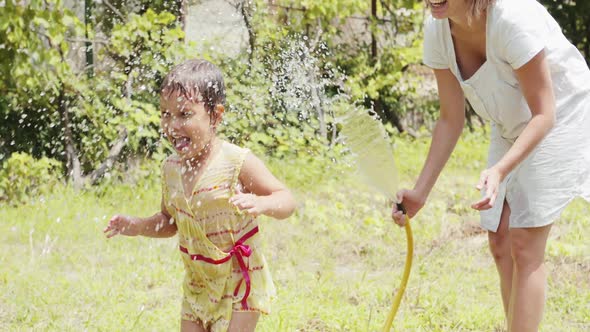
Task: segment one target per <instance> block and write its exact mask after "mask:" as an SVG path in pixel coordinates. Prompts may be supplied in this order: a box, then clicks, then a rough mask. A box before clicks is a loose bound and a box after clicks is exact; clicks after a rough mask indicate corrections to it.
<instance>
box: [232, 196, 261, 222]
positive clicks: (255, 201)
mask: <svg viewBox="0 0 590 332" xmlns="http://www.w3.org/2000/svg"><path fill="white" fill-rule="evenodd" d="M265 198H266V197H264V196H256V195H254V194H245V193H237V194H235V195H234V196H232V197H230V199H229V202H230V203H231V204H233V205H235V206H236V207H237V208H238V209H240V211H244V210H246V212H248V214H250V215H252V216H254V217H257V216H259V215H261V214H264V213H265V212H266V210H267V207H266V204H265Z"/></svg>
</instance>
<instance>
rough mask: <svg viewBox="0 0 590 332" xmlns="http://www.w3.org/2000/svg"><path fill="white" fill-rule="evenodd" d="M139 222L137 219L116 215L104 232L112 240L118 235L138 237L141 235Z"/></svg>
mask: <svg viewBox="0 0 590 332" xmlns="http://www.w3.org/2000/svg"><path fill="white" fill-rule="evenodd" d="M138 222H139V219H137V218H133V217H129V216H120V215H115V216H113V217H112V218H111V220H109V224H108V225H107V227H106V228H105V229H104V230H103V232H104V233H105V234H106V235H107V238H112V237H113V236H115V235H117V234H122V235H127V236H137V235H139V223H138Z"/></svg>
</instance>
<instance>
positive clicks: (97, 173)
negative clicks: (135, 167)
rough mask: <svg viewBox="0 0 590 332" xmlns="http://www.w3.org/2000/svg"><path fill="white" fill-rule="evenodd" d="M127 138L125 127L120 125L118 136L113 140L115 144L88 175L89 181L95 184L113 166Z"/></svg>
mask: <svg viewBox="0 0 590 332" xmlns="http://www.w3.org/2000/svg"><path fill="white" fill-rule="evenodd" d="M126 139H127V129H126V128H125V127H122V128H121V130H120V131H119V138H117V140H116V141H115V144H113V146H112V147H111V149H110V151H109V155H108V157H107V158H106V159H105V160H104V161H103V162H102V164H100V166H98V168H97V169H95V170H94V171H93V172H92V173H91V174H90V175H89V178H90V183H91V184H93V185H95V184H96V183H97V182H98V179H100V178H101V177H102V176H103V175H104V174H105V173H106V172H107V171H109V170H110V169H111V168H113V165H114V164H115V161H116V160H117V158H118V157H119V155H120V154H121V151H123V147H125V141H126Z"/></svg>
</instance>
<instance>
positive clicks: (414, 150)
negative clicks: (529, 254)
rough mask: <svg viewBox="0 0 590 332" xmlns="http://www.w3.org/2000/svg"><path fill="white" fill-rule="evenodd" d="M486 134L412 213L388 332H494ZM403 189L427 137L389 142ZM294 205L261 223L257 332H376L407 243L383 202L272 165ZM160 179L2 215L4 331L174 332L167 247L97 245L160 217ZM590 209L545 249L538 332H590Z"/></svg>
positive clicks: (176, 268)
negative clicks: (263, 266)
mask: <svg viewBox="0 0 590 332" xmlns="http://www.w3.org/2000/svg"><path fill="white" fill-rule="evenodd" d="M483 136H484V135H483V134H482V133H481V132H476V133H473V134H472V133H466V134H465V135H464V136H463V137H462V139H461V141H460V143H459V146H458V148H457V150H456V152H455V154H454V155H453V157H452V159H451V160H450V162H449V164H448V167H447V168H446V169H445V171H444V172H443V174H442V175H441V178H440V180H439V182H438V184H437V186H436V187H435V189H434V191H433V193H432V196H431V197H430V199H429V201H428V203H427V206H426V207H425V209H424V210H423V211H422V212H421V214H420V215H419V216H418V217H417V218H416V219H415V220H413V221H412V224H413V229H414V239H415V245H416V247H415V257H414V266H413V269H412V274H411V276H410V281H409V284H408V288H407V291H406V294H405V297H404V299H403V301H402V305H401V307H400V310H399V313H398V315H397V317H396V319H395V321H394V326H395V328H394V330H395V331H503V313H502V312H503V309H502V304H501V299H500V295H499V286H498V277H497V274H496V269H495V266H494V264H493V261H492V259H491V256H490V255H489V253H488V248H487V235H486V234H485V233H483V232H482V231H481V230H480V229H479V228H478V225H477V222H478V216H477V214H476V213H475V212H474V211H471V209H470V208H469V204H470V202H472V201H473V200H475V199H476V198H477V196H478V193H477V191H476V190H475V189H474V185H475V184H476V181H477V179H478V177H479V172H480V171H481V170H482V168H483V167H484V166H485V162H484V158H485V151H486V143H485V138H484V137H483ZM395 142H396V143H395V147H396V157H397V162H398V166H399V169H400V178H401V179H402V185H404V186H410V185H411V183H412V181H413V180H414V179H415V178H416V176H417V173H418V171H419V169H420V167H421V163H422V162H423V159H424V158H425V155H426V152H427V148H428V138H421V139H417V140H410V139H408V138H404V137H401V138H397V139H396V140H395ZM269 165H270V166H271V168H272V169H273V171H274V172H275V174H276V175H277V176H278V177H279V178H281V179H282V180H284V181H285V182H286V183H287V184H288V185H289V186H290V187H291V188H292V190H293V192H294V193H295V195H296V197H297V199H298V203H299V206H298V209H297V211H296V213H295V214H294V215H293V216H292V217H291V218H289V219H287V220H284V221H275V220H272V219H268V218H262V220H261V221H260V224H261V225H262V226H261V229H262V238H263V243H264V246H263V250H264V252H265V255H266V258H267V260H268V261H269V265H270V268H271V271H272V275H273V277H274V281H275V283H276V286H277V298H276V300H275V302H274V306H273V312H272V313H271V315H269V316H265V317H263V318H262V319H261V320H260V323H259V325H258V330H259V331H377V330H380V328H381V326H382V324H383V322H384V320H385V318H386V315H387V312H388V310H389V306H390V304H391V299H392V294H393V292H394V291H395V289H396V287H397V286H398V284H399V280H400V277H401V274H402V269H403V265H404V258H405V250H406V249H405V248H406V244H405V233H404V231H403V229H401V228H399V227H397V226H395V225H394V224H393V223H392V222H391V220H390V218H389V217H388V215H389V207H388V205H387V202H386V200H385V199H384V198H383V197H381V196H379V195H378V194H377V193H375V192H373V191H371V190H370V188H368V187H366V186H365V185H363V184H362V182H361V181H360V180H358V178H357V177H356V176H355V175H354V174H353V173H354V172H353V171H352V170H351V168H349V167H346V166H345V165H342V164H341V163H330V162H328V161H324V162H317V163H311V164H310V163H304V162H301V161H297V160H269ZM159 195H160V193H159V182H158V178H157V174H154V175H153V176H152V177H148V179H147V180H138V181H130V183H126V184H117V185H111V186H105V185H103V186H101V187H98V188H95V189H93V190H90V191H84V192H74V191H73V190H72V189H70V188H67V187H64V188H57V189H56V191H55V193H53V194H52V195H48V196H45V197H39V198H36V199H35V200H34V201H32V202H30V203H27V204H25V205H21V206H18V207H14V206H8V205H4V206H2V207H0V216H1V217H0V234H1V235H0V330H2V331H83V330H89V331H174V330H178V328H179V310H180V297H181V279H182V276H183V271H182V266H181V261H180V259H179V254H178V250H177V244H176V239H175V238H171V239H147V238H124V237H115V238H113V239H110V240H107V239H106V238H105V237H104V236H103V234H102V229H103V228H104V226H105V224H106V223H107V220H108V219H109V218H110V216H111V215H113V214H115V213H124V214H132V215H141V216H146V215H149V214H152V213H153V212H155V211H156V210H157V209H158V207H159V199H160V197H159ZM589 227H590V205H589V204H587V203H585V202H583V201H575V202H574V203H573V204H572V205H570V207H568V209H567V210H566V211H565V213H564V214H563V215H562V217H561V219H560V220H559V221H557V222H556V224H555V226H554V228H553V230H552V233H551V237H550V241H549V246H548V253H547V267H548V270H549V293H548V306H547V307H546V314H545V318H544V320H543V323H542V329H541V330H542V331H551V332H553V331H568V332H570V331H590V242H589V241H588V240H587V239H585V238H584V236H585V235H587V234H588V232H587V229H588V228H589Z"/></svg>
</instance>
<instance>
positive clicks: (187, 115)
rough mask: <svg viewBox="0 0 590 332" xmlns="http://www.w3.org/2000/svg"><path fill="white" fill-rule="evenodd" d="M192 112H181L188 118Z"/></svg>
mask: <svg viewBox="0 0 590 332" xmlns="http://www.w3.org/2000/svg"><path fill="white" fill-rule="evenodd" d="M192 114H193V113H191V112H182V113H180V115H182V117H183V118H187V117H189V116H191V115H192Z"/></svg>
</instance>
